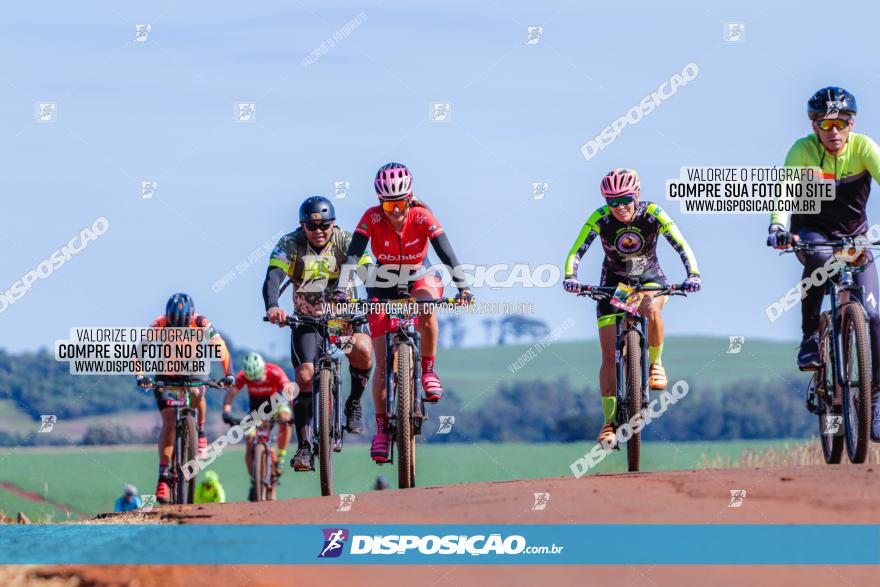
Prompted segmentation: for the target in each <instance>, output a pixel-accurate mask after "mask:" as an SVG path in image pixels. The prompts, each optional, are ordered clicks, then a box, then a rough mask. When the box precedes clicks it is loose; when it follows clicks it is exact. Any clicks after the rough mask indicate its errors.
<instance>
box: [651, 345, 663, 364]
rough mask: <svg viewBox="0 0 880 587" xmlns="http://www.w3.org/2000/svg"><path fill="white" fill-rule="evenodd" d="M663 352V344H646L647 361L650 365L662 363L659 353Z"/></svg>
mask: <svg viewBox="0 0 880 587" xmlns="http://www.w3.org/2000/svg"><path fill="white" fill-rule="evenodd" d="M662 354H663V344H662V343H661V344H660V345H658V346H650V345H648V363H650V364H651V365H662V364H663V361H661V360H660V355H662Z"/></svg>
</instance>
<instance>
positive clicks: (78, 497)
mask: <svg viewBox="0 0 880 587" xmlns="http://www.w3.org/2000/svg"><path fill="white" fill-rule="evenodd" d="M783 444H784V441H781V440H773V441H733V442H678V443H662V442H654V443H652V442H650V441H646V442H645V443H644V444H643V445H642V470H645V471H651V470H671V469H693V468H697V467H699V466H700V463H701V462H706V461H707V460H713V459H715V458H716V457H717V458H719V459H721V460H722V461H726V460H727V459H730V460H734V461H735V460H736V459H738V458H739V457H740V456H741V455H742V454H743V453H744V451H746V450H747V449H752V450H765V449H768V448H774V447H781V446H782V445H783ZM589 448H590V446H589V445H587V444H586V443H573V444H557V443H544V444H513V443H511V444H489V443H477V444H467V445H465V444H432V445H423V446H421V447H420V448H419V451H418V470H417V482H418V484H419V485H420V486H427V485H444V484H449V483H474V482H480V481H501V480H510V479H527V478H538V477H559V476H565V475H571V470H570V469H569V464H570V463H571V462H572V461H574V460H575V459H577V458H579V457H581V456H583V454H584V453H585V452H587V451H588V450H589ZM156 463H157V460H156V453H155V449H153V448H152V447H124V448H115V449H113V448H98V449H95V448H80V447H69V448H68V447H65V448H56V449H51V450H49V449H42V448H40V449H37V448H29V449H13V450H3V451H0V481H8V482H11V483H14V484H15V485H16V486H18V487H20V488H22V489H24V490H26V491H30V492H33V493H37V494H40V495H42V496H44V497H45V498H47V499H49V500H52V501H54V502H59V503H63V504H66V505H68V506H70V507H72V508H74V509H75V510H79V511H82V512H87V513H98V512H105V511H110V510H112V507H113V502H114V500H115V499H116V498H117V497H118V496H119V495H120V494H121V492H122V486H123V484H124V483H134V484H135V485H136V486H137V487H138V489H139V490H140V491H141V493H153V492H154V490H155V489H154V488H155V482H156V466H157V465H156ZM335 464H336V467H335V469H336V479H335V484H336V493H361V492H364V491H369V490H371V489H372V487H373V484H374V482H375V480H376V477H377V476H378V475H380V474H382V475H384V476H385V477H386V479H387V480H388V482H389V483H390V484H391V485H392V486H393V487H394V486H396V483H397V470H396V466H389V465H386V466H383V467H379V466H377V465H374V464H373V463H372V462H371V461H370V460H369V454H368V447H367V446H365V445H352V446H347V447H346V448H345V450H344V451H343V452H342V453H340V454H338V455H337V456H336V460H335ZM625 467H626V463H625V456H624V454H622V453H618V452H616V453H613V454H612V455H610V456H609V457H608V458H607V459H605V461H604V462H603V463H602V464H601V465H600V466H599V467H598V468H597V472H611V471H624V470H625ZM212 468H213V469H214V470H216V471H217V472H218V473H219V475H220V478H221V481H222V483H223V485H224V487H225V489H226V494H227V499H228V500H229V501H244V500H245V499H246V498H247V488H248V479H247V473H246V470H245V467H244V453H243V451H242V450H241V449H239V448H236V449H232V450H229V451H227V452H226V453H224V455H223V456H221V457H220V458H218V459H217V460H216V461H215V462H214V464H213V465H212ZM315 495H320V489H319V481H318V475H317V473H294V472H293V471H292V470H291V469H287V471H286V472H285V474H284V477H283V478H282V485H281V487H280V488H279V492H278V496H279V498H293V497H307V496H315ZM0 511H5V512H6V513H7V515H10V516H14V515H15V513H16V512H18V511H24V512H25V513H26V514H27V515H29V516H31V517H32V519H35V520H36V519H42V518H43V517H44V516H45V515H47V513H48V512H52V511H55V510H53V509H52V508H50V507H48V506H46V505H44V504H39V503H34V502H28V501H26V500H24V499H22V498H20V497H18V496H16V495H13V494H10V493H9V492H7V491H3V490H0ZM64 518H65V515H64V514H63V513H59V512H56V513H55V514H54V518H53V519H54V521H60V520H62V519H64Z"/></svg>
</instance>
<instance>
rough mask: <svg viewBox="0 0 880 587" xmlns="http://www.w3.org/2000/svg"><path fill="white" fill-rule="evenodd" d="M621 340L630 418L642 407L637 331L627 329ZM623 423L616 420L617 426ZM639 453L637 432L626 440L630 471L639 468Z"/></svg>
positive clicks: (627, 407)
mask: <svg viewBox="0 0 880 587" xmlns="http://www.w3.org/2000/svg"><path fill="white" fill-rule="evenodd" d="M623 340H624V342H625V344H626V353H625V355H624V357H625V361H626V369H625V373H626V411H627V417H628V418H632V417H633V416H635V415H636V414H638V413H639V412H640V411H641V409H642V347H641V345H640V344H639V333H638V332H636V331H635V330H630V331H628V332H627V333H626V334H625V335H624V338H623ZM623 424H624V422H618V425H619V426H622V425H623ZM641 455H642V434H641V432H637V433H634V434H633V435H632V436H631V437H630V439H629V440H627V441H626V462H627V467H628V469H629V470H630V471H638V470H639V461H640V460H641Z"/></svg>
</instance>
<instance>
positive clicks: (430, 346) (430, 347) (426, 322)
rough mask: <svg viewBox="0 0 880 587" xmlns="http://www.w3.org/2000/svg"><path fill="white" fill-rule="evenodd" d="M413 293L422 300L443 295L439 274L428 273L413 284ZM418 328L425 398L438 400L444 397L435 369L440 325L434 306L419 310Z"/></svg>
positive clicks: (432, 400) (433, 400) (430, 400)
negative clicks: (420, 340)
mask: <svg viewBox="0 0 880 587" xmlns="http://www.w3.org/2000/svg"><path fill="white" fill-rule="evenodd" d="M412 295H413V297H414V298H416V299H422V300H424V299H431V298H439V297H440V296H441V295H443V284H442V282H441V281H440V278H439V277H438V276H436V275H426V276H424V277H422V278H420V279H419V280H417V281H416V283H415V284H414V285H413V290H412ZM416 330H417V331H418V332H419V335H420V336H421V338H422V348H421V354H422V364H421V368H422V389H424V390H425V400H426V401H429V402H436V401H438V400H440V399H441V398H442V397H443V385H442V384H441V383H440V378H439V376H438V375H437V373H436V372H435V371H434V358H435V357H436V356H437V339H438V338H439V336H438V332H439V326H438V322H437V315H436V314H435V313H434V312H433V308H432V307H430V306H426V307H424V308H422V309H421V310H420V311H419V319H418V321H417V323H416Z"/></svg>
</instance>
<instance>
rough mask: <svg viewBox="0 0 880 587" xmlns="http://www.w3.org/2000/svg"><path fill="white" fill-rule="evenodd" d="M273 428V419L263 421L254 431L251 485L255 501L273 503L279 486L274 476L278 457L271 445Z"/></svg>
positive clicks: (276, 477)
mask: <svg viewBox="0 0 880 587" xmlns="http://www.w3.org/2000/svg"><path fill="white" fill-rule="evenodd" d="M274 427H275V418H274V417H272V418H269V419H268V420H263V421H262V422H260V425H259V426H257V427H256V429H255V431H254V432H255V436H254V448H253V451H254V452H253V457H252V460H251V462H252V463H253V470H252V472H251V483H252V484H253V486H254V499H255V501H273V500H274V499H275V488H276V487H277V486H278V485H279V480H278V476H277V475H276V474H275V463H277V462H278V456H277V455H276V454H275V447H274V446H273V445H272V429H273V428H274Z"/></svg>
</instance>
